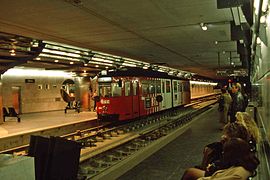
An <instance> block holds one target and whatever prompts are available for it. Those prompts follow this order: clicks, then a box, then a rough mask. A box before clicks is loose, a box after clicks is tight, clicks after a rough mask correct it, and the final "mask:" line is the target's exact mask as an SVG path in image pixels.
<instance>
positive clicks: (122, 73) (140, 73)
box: [99, 67, 187, 80]
mask: <svg viewBox="0 0 270 180" xmlns="http://www.w3.org/2000/svg"><path fill="white" fill-rule="evenodd" d="M117 76H118V77H151V78H164V79H179V80H187V79H184V78H180V77H177V76H171V75H168V73H166V72H159V71H154V70H151V69H142V68H134V67H127V68H121V69H116V70H114V71H107V74H106V75H100V76H99V77H117Z"/></svg>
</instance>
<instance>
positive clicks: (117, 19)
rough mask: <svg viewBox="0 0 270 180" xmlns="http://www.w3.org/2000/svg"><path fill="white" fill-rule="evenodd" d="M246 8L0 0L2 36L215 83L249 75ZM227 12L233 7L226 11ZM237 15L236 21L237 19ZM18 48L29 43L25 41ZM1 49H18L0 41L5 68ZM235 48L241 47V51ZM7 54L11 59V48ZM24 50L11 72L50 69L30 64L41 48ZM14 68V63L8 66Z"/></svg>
mask: <svg viewBox="0 0 270 180" xmlns="http://www.w3.org/2000/svg"><path fill="white" fill-rule="evenodd" d="M217 2H218V3H219V4H217ZM220 2H221V3H220ZM227 2H230V1H229V0H227ZM237 2H238V1H237ZM243 2H244V1H243ZM248 2H249V1H245V2H244V4H241V3H240V4H237V3H236V4H228V3H227V4H226V3H225V4H224V3H222V1H221V0H169V1H165V0H113V1H108V0H98V1H97V0H24V1H12V3H11V1H9V0H1V6H0V32H3V33H10V34H16V35H21V36H25V37H30V38H33V39H37V40H45V41H53V42H59V43H64V44H69V45H73V46H77V47H81V48H87V49H89V50H94V51H101V52H104V53H110V54H114V55H117V56H123V57H127V58H132V59H135V60H139V61H144V62H147V63H150V64H165V65H167V66H169V67H173V68H176V69H180V70H184V71H189V72H192V73H197V74H199V75H202V76H206V77H212V78H220V76H217V71H219V72H227V70H230V72H232V69H247V68H248V66H247V64H248V63H247V58H246V55H248V54H249V49H248V48H246V47H248V45H250V38H249V39H248V37H249V36H248V35H246V34H247V33H246V32H250V30H249V25H250V24H248V22H247V21H248V19H249V17H250V16H251V13H250V12H251V10H250V8H251V7H250V3H248ZM218 6H219V9H218ZM226 6H227V7H231V8H224V7H226ZM234 12H237V13H238V15H239V16H238V17H237V19H236V17H235V16H234ZM246 19H247V20H246ZM232 21H233V23H232ZM201 23H205V24H206V25H207V27H208V30H206V31H203V30H202V29H201V26H200V24H201ZM236 25H239V26H236ZM238 27H240V30H239V28H238ZM243 27H244V28H243ZM243 29H244V30H245V33H243ZM237 30H238V31H237ZM241 33H242V35H241ZM243 34H244V35H243ZM3 37H4V36H3ZM22 41H25V42H24V43H26V44H27V43H29V42H28V40H27V38H26V39H25V40H22ZM6 42H10V44H12V45H13V46H15V45H16V44H14V42H12V38H9V39H8V40H7V39H3V38H2V39H1V49H2V54H1V62H2V66H6V65H7V64H5V61H10V59H9V58H4V57H6V56H5V54H4V51H3V47H6V46H4V45H3V44H4V43H6ZM22 46H23V44H22ZM240 47H245V48H244V50H243V51H240V50H239V49H240ZM39 48H42V47H39ZM6 50H8V52H10V48H9V47H7V49H6ZM24 51H27V52H26V55H23V54H22V55H21V56H24V57H25V58H24V59H23V60H24V61H21V63H20V64H18V63H17V64H16V63H15V65H22V64H24V65H25V64H26V65H27V66H33V67H35V66H39V65H38V64H42V66H44V65H46V63H47V64H48V62H46V61H43V62H42V61H40V62H35V61H31V59H32V60H33V58H36V57H37V56H38V54H39V53H40V52H39V49H38V47H37V48H35V49H30V50H29V49H27V50H24ZM24 53H25V52H24ZM28 58H29V59H28ZM11 59H12V58H11ZM28 60H29V61H28ZM244 61H245V62H244ZM49 64H50V66H49V67H50V68H51V69H53V68H56V69H57V68H58V69H59V68H62V69H70V67H71V69H75V70H76V69H77V70H83V69H84V68H85V67H83V64H82V63H81V64H73V65H68V64H65V63H62V64H61V63H57V64H56V63H55V64H51V63H49ZM13 65H14V62H13V64H9V66H13ZM88 70H89V71H90V70H92V71H93V72H95V70H96V71H97V70H99V69H97V68H94V67H89V69H88ZM225 74H226V73H225Z"/></svg>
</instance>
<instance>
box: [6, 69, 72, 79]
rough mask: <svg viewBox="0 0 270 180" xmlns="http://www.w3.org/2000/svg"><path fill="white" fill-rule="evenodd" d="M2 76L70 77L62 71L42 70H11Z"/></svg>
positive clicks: (69, 74)
mask: <svg viewBox="0 0 270 180" xmlns="http://www.w3.org/2000/svg"><path fill="white" fill-rule="evenodd" d="M3 76H4V77H5V76H22V77H25V76H31V77H72V75H71V73H67V72H64V71H53V70H44V69H20V68H12V69H9V70H7V71H6V72H5V73H4V74H3Z"/></svg>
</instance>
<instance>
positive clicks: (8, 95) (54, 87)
mask: <svg viewBox="0 0 270 180" xmlns="http://www.w3.org/2000/svg"><path fill="white" fill-rule="evenodd" d="M25 79H34V80H35V82H34V83H26V82H25ZM64 80H65V78H64V77H34V78H33V77H27V76H25V77H22V76H5V75H3V77H2V97H3V106H4V107H12V106H13V99H12V98H13V96H12V87H14V86H17V87H20V88H21V113H29V112H42V111H51V110H60V109H64V108H65V106H66V103H65V102H64V101H63V99H62V97H61V94H60V88H61V86H62V83H63V81H64Z"/></svg>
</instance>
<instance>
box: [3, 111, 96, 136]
mask: <svg viewBox="0 0 270 180" xmlns="http://www.w3.org/2000/svg"><path fill="white" fill-rule="evenodd" d="M20 117H21V122H20V123H18V122H17V118H16V117H6V121H5V122H4V123H3V124H0V138H3V137H6V136H13V135H19V134H24V133H29V132H34V131H41V130H45V129H49V128H53V127H58V126H65V125H70V124H76V123H79V122H85V121H89V120H94V119H96V117H97V114H96V113H95V112H90V111H85V112H80V113H77V112H75V111H68V112H67V113H66V114H65V113H64V110H61V111H50V112H40V113H28V114H22V115H20Z"/></svg>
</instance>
